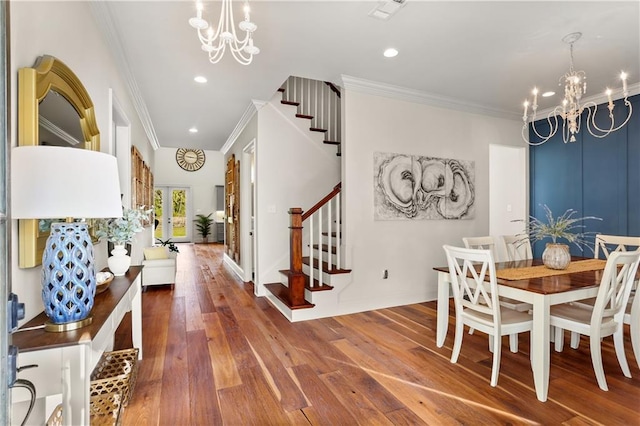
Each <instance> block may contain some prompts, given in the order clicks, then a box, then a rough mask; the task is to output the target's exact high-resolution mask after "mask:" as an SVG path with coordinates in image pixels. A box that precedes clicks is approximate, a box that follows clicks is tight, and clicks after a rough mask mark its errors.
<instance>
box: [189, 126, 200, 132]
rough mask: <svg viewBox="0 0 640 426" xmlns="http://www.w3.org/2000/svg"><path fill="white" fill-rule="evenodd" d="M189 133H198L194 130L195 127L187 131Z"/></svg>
mask: <svg viewBox="0 0 640 426" xmlns="http://www.w3.org/2000/svg"><path fill="white" fill-rule="evenodd" d="M189 133H198V129H196V128H195V127H192V128H190V129H189Z"/></svg>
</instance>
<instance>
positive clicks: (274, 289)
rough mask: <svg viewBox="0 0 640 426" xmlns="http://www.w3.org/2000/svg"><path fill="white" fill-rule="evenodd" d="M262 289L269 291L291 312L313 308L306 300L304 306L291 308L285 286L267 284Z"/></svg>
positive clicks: (287, 288)
mask: <svg viewBox="0 0 640 426" xmlns="http://www.w3.org/2000/svg"><path fill="white" fill-rule="evenodd" d="M264 287H265V288H266V289H267V290H269V291H270V292H271V294H273V295H274V296H276V297H277V298H278V300H279V301H281V302H282V303H284V304H285V306H286V307H288V308H289V309H291V310H295V309H309V308H313V307H314V306H315V305H314V304H313V303H311V302H308V301H307V300H305V304H304V305H300V306H291V305H290V304H289V287H287V286H286V285H284V284H282V283H269V284H265V285H264Z"/></svg>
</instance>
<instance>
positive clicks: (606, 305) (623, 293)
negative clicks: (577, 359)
mask: <svg viewBox="0 0 640 426" xmlns="http://www.w3.org/2000/svg"><path fill="white" fill-rule="evenodd" d="M638 263H640V251H633V252H622V251H618V252H614V253H611V254H610V255H609V258H608V260H607V264H606V266H605V268H604V272H603V274H602V280H601V281H600V288H599V289H598V295H597V296H596V299H595V303H594V305H593V309H584V308H582V307H579V306H576V305H575V304H573V303H564V304H561V305H554V306H552V307H551V310H550V317H549V321H550V323H551V325H552V326H555V327H556V336H555V349H556V351H557V352H561V351H562V346H563V343H564V339H563V334H562V333H563V331H564V330H565V329H566V330H570V331H572V332H576V333H579V334H584V335H586V336H589V338H590V339H589V346H590V350H591V363H592V364H593V370H594V372H595V375H596V380H597V381H598V386H599V387H600V389H602V390H605V391H606V390H608V387H607V381H606V379H605V376H604V369H603V367H602V351H601V339H602V338H603V337H608V336H613V342H614V346H615V350H616V356H617V358H618V363H619V364H620V368H621V369H622V372H623V374H624V375H625V376H626V377H631V371H630V370H629V364H628V363H627V357H626V356H625V352H624V338H623V327H622V324H623V320H624V315H625V309H626V307H627V302H628V300H629V294H630V292H631V286H632V285H633V281H634V280H635V276H636V272H637V270H638Z"/></svg>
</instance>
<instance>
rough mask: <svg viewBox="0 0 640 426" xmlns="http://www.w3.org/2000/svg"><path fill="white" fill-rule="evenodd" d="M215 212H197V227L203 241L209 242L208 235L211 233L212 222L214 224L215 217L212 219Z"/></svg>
mask: <svg viewBox="0 0 640 426" xmlns="http://www.w3.org/2000/svg"><path fill="white" fill-rule="evenodd" d="M212 214H213V213H209V214H208V215H206V216H205V215H203V214H197V215H196V218H197V219H196V228H198V232H199V233H200V235H202V241H204V242H207V241H208V237H209V235H210V234H211V224H213V219H211V215H212Z"/></svg>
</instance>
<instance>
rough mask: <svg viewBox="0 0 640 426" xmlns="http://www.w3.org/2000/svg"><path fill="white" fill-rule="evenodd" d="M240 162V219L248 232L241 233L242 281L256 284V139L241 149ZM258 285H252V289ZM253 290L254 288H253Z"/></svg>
mask: <svg viewBox="0 0 640 426" xmlns="http://www.w3.org/2000/svg"><path fill="white" fill-rule="evenodd" d="M242 163H243V164H245V167H244V168H243V169H242V170H241V171H240V173H241V179H240V184H241V185H242V188H241V190H240V195H241V197H242V202H241V203H240V205H241V206H243V207H242V209H241V211H240V220H241V222H242V224H243V225H244V224H246V226H244V229H248V231H249V232H247V233H246V234H243V235H242V244H241V245H240V247H242V258H243V259H244V260H243V263H242V268H243V270H244V278H243V279H244V281H252V282H253V283H254V284H256V277H257V270H256V264H257V253H256V243H257V236H258V233H257V221H256V207H255V205H256V184H257V182H256V140H255V139H253V140H252V141H251V142H249V143H248V144H247V146H245V147H244V149H243V150H242ZM257 287H258V286H257V285H256V286H254V289H255V288H257ZM254 291H255V290H254Z"/></svg>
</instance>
